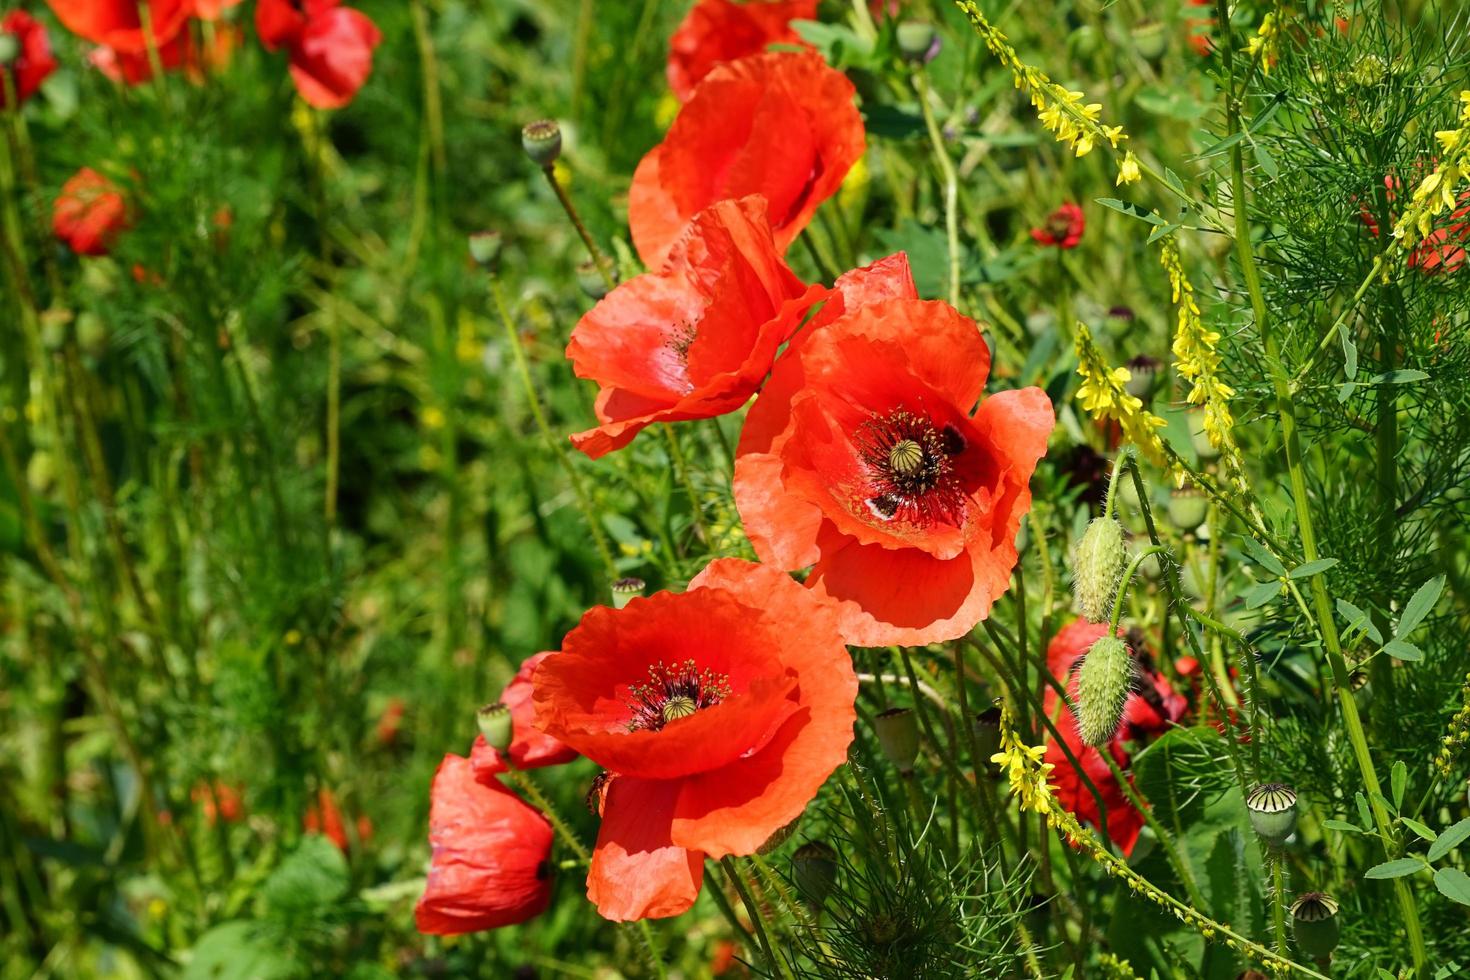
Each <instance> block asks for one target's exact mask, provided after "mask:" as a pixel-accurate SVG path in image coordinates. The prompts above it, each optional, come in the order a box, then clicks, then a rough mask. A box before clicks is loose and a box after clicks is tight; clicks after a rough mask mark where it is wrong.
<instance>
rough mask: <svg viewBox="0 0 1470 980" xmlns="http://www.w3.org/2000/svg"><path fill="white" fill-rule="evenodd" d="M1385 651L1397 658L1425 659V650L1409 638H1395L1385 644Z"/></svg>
mask: <svg viewBox="0 0 1470 980" xmlns="http://www.w3.org/2000/svg"><path fill="white" fill-rule="evenodd" d="M1383 652H1384V653H1386V654H1388V655H1389V656H1390V657H1392V658H1394V659H1395V660H1409V661H1414V660H1423V659H1424V651H1423V650H1420V649H1419V648H1418V647H1416V646H1414V644H1412V643H1410V642H1409V641H1408V640H1399V639H1393V640H1389V641H1388V642H1387V643H1385V644H1384V645H1383Z"/></svg>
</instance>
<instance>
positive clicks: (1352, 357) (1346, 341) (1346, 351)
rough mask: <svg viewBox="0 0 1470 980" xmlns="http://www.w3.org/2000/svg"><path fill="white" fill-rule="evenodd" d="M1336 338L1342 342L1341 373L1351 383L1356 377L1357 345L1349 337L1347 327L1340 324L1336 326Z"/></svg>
mask: <svg viewBox="0 0 1470 980" xmlns="http://www.w3.org/2000/svg"><path fill="white" fill-rule="evenodd" d="M1337 336H1338V339H1340V340H1341V341H1342V366H1343V373H1344V374H1346V375H1347V379H1348V380H1349V381H1352V380H1353V379H1354V378H1356V377H1357V376H1358V345H1357V343H1356V342H1355V341H1354V340H1353V338H1352V337H1351V336H1349V334H1348V332H1347V327H1345V326H1342V325H1341V324H1339V325H1338V328H1337Z"/></svg>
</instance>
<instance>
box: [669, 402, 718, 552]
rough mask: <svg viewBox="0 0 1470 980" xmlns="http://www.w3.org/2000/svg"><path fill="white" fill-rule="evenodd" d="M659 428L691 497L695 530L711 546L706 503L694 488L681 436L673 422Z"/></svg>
mask: <svg viewBox="0 0 1470 980" xmlns="http://www.w3.org/2000/svg"><path fill="white" fill-rule="evenodd" d="M659 428H660V429H661V430H663V434H664V439H665V441H666V443H667V445H668V447H669V462H670V463H671V464H672V465H673V467H674V473H675V475H676V476H677V477H678V478H679V484H680V485H681V486H682V487H683V488H684V493H685V495H686V496H688V498H689V514H690V516H691V517H692V518H693V519H694V527H695V530H697V531H698V532H699V540H700V541H703V542H704V543H705V545H706V546H707V547H708V546H711V545H712V544H713V542H712V541H711V540H710V536H709V528H708V527H707V526H705V523H704V504H703V502H701V501H700V499H699V491H698V490H696V489H695V488H694V479H693V478H692V477H691V476H690V475H689V464H688V463H686V462H685V461H684V450H683V449H682V448H681V447H680V446H679V437H678V436H677V435H675V434H674V426H673V424H672V423H667V422H666V423H664V424H663V425H660V426H659Z"/></svg>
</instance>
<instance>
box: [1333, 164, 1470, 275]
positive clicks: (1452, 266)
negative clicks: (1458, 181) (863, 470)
mask: <svg viewBox="0 0 1470 980" xmlns="http://www.w3.org/2000/svg"><path fill="white" fill-rule="evenodd" d="M1423 174H1424V166H1423V165H1422V164H1420V165H1419V166H1417V167H1415V168H1414V173H1413V174H1412V175H1411V179H1412V180H1413V181H1414V182H1415V183H1416V184H1417V183H1418V182H1419V181H1420V180H1421V179H1422V177H1423ZM1383 186H1384V187H1385V188H1386V189H1387V190H1386V194H1387V200H1388V203H1389V204H1390V205H1391V204H1393V203H1395V202H1396V201H1397V200H1398V194H1399V190H1400V187H1401V186H1402V185H1401V184H1400V182H1399V179H1398V178H1397V177H1395V176H1393V175H1392V174H1390V175H1388V176H1387V177H1384V178H1383ZM1455 204H1456V207H1455V210H1454V211H1453V212H1452V213H1451V214H1450V217H1449V219H1448V222H1449V223H1448V224H1446V225H1444V226H1443V227H1440V228H1434V229H1432V230H1431V231H1430V232H1429V234H1428V235H1426V236H1425V237H1424V238H1423V239H1422V240H1421V241H1420V242H1419V243H1418V244H1416V245H1415V246H1414V247H1413V249H1412V250H1410V252H1409V257H1408V259H1407V260H1406V263H1405V264H1406V265H1407V266H1408V267H1409V268H1410V269H1419V270H1420V271H1421V272H1423V273H1424V274H1425V275H1429V276H1433V275H1438V274H1440V273H1443V272H1454V271H1456V270H1458V269H1459V268H1460V267H1461V266H1463V265H1464V264H1465V248H1466V246H1467V245H1470V191H1466V192H1464V193H1462V194H1461V195H1460V196H1459V198H1458V199H1457V200H1456V201H1455ZM1389 216H1390V218H1393V217H1394V216H1393V215H1392V213H1390V215H1389ZM1358 217H1359V218H1360V219H1361V220H1362V222H1363V224H1364V226H1365V227H1367V229H1368V232H1369V234H1371V235H1372V236H1373V237H1374V238H1377V237H1378V234H1379V228H1378V218H1377V217H1376V216H1375V215H1374V213H1373V212H1372V211H1371V210H1369V206H1368V204H1367V203H1359V205H1358Z"/></svg>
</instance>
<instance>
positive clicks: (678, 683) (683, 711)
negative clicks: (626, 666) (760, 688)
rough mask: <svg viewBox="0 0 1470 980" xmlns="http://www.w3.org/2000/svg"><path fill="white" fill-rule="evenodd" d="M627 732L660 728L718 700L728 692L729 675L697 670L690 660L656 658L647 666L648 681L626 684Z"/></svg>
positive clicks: (650, 730) (712, 704) (722, 698)
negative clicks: (629, 715) (667, 661)
mask: <svg viewBox="0 0 1470 980" xmlns="http://www.w3.org/2000/svg"><path fill="white" fill-rule="evenodd" d="M628 694H629V696H630V699H629V701H628V702H627V704H628V709H629V710H630V711H632V712H633V717H632V719H630V720H629V722H628V730H629V731H630V732H657V731H662V730H663V728H664V726H665V725H667V724H669V723H670V722H674V721H678V720H679V719H680V718H688V717H689V716H690V715H692V714H694V713H695V712H697V711H698V710H699V709H701V708H709V707H713V706H714V705H717V704H719V703H720V702H721V701H723V700H724V699H725V698H727V697H729V696H730V678H729V677H728V676H727V675H725V674H717V673H715V672H714V671H712V670H700V669H699V667H698V666H697V665H696V664H695V663H694V661H693V660H686V661H684V662H683V663H681V664H674V665H673V666H672V667H669V666H665V665H664V663H663V661H659V662H658V663H656V664H654V665H653V666H651V667H649V668H648V683H646V684H634V685H633V686H632V687H630V688H628Z"/></svg>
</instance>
